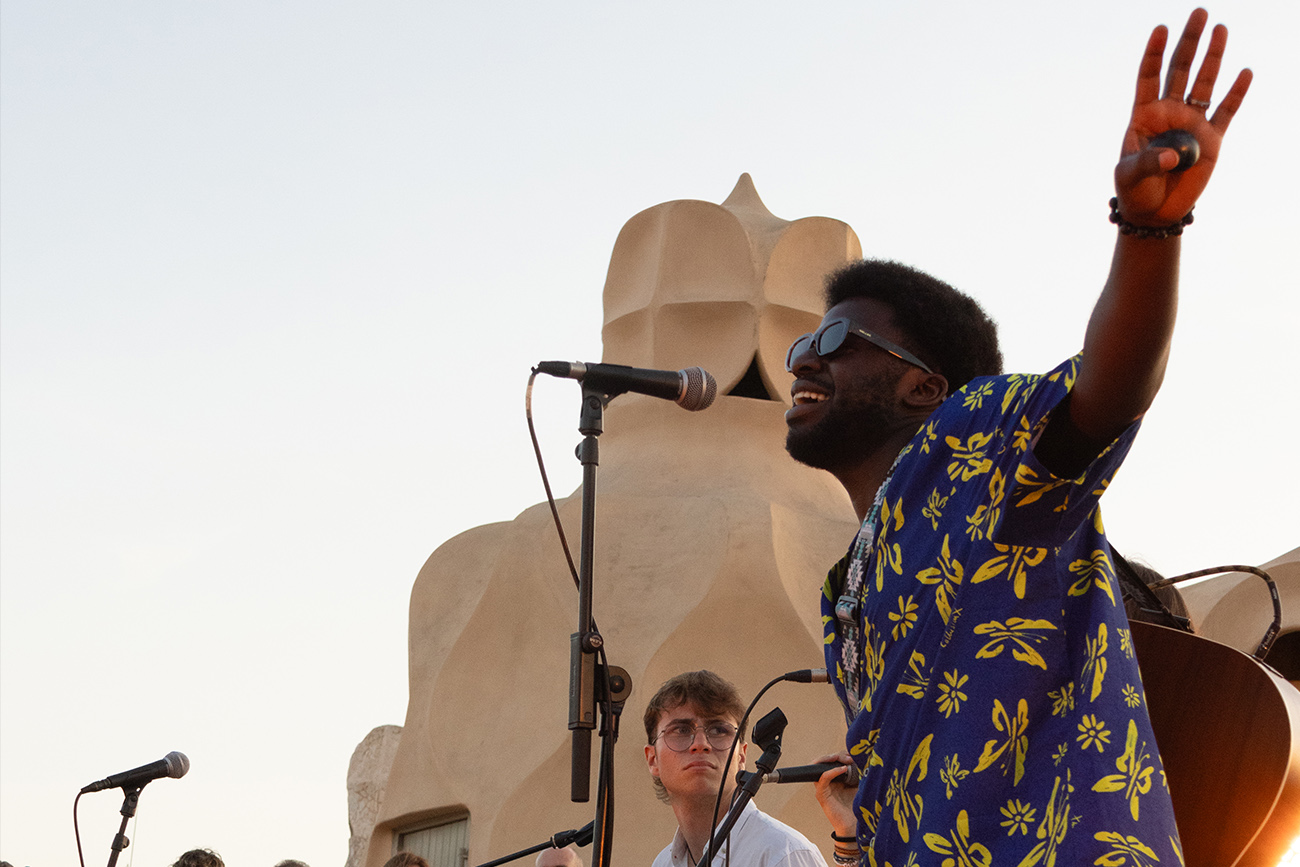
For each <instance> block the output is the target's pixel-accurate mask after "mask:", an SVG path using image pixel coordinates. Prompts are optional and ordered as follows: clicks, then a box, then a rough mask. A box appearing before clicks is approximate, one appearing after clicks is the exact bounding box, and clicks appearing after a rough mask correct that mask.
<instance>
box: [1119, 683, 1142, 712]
mask: <svg viewBox="0 0 1300 867" xmlns="http://www.w3.org/2000/svg"><path fill="white" fill-rule="evenodd" d="M1123 691H1124V704H1126V705H1128V706H1129V707H1137V706H1138V705H1140V704H1141V703H1142V696H1140V695H1138V691H1137V688H1136V687H1135V686H1133V684H1131V683H1126V684H1124V690H1123Z"/></svg>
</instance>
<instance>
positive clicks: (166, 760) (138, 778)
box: [81, 750, 190, 795]
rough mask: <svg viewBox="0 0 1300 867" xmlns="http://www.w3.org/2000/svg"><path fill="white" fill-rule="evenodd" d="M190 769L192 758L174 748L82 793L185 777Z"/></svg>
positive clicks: (92, 784) (91, 786) (134, 786)
mask: <svg viewBox="0 0 1300 867" xmlns="http://www.w3.org/2000/svg"><path fill="white" fill-rule="evenodd" d="M189 770H190V760H189V759H187V758H186V757H185V754H184V753H178V752H176V751H175V750H172V751H171V752H170V753H168V754H167V755H165V756H163V757H162V758H161V759H159V760H158V761H156V762H150V763H149V764H147V765H141V766H140V767H138V768H132V769H131V770H129V771H123V772H122V773H120V774H113V776H111V777H105V778H104V779H102V780H100V781H98V782H96V783H91V784H90V785H88V786H86V787H85V788H84V789H82V790H81V793H82V794H83V795H84V794H85V793H86V792H99V791H103V790H104V789H135V788H139V787H140V786H143V785H144V784H145V783H148V782H149V781H150V780H156V779H158V778H159V777H176V778H179V777H183V776H185V775H186V774H187V773H188V772H189Z"/></svg>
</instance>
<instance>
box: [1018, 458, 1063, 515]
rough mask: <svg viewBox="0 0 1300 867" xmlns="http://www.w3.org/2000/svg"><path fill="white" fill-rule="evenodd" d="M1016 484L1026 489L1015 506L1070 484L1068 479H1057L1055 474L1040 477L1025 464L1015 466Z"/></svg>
mask: <svg viewBox="0 0 1300 867" xmlns="http://www.w3.org/2000/svg"><path fill="white" fill-rule="evenodd" d="M1016 484H1017V485H1019V486H1020V487H1022V488H1024V489H1025V490H1026V493H1025V495H1024V496H1023V497H1021V498H1020V499H1019V500H1018V501H1017V502H1016V507H1017V508H1019V507H1021V506H1028V505H1031V504H1033V503H1036V502H1038V501H1039V500H1041V499H1042V498H1043V497H1044V496H1045V495H1047V494H1048V493H1050V492H1052V491H1054V490H1056V489H1057V488H1060V487H1064V486H1066V485H1068V484H1070V482H1069V480H1068V479H1058V478H1056V477H1055V476H1050V475H1049V476H1045V477H1043V478H1040V477H1039V475H1038V473H1036V472H1034V471H1033V470H1032V469H1030V468H1029V466H1028V465H1026V464H1021V465H1020V466H1018V467H1016Z"/></svg>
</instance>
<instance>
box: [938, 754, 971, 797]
mask: <svg viewBox="0 0 1300 867" xmlns="http://www.w3.org/2000/svg"><path fill="white" fill-rule="evenodd" d="M969 776H970V771H968V770H966V769H965V768H963V767H962V766H961V762H960V761H959V760H958V759H957V754H956V753H953V754H952V755H951V756H948V758H946V759H944V760H943V768H942V769H941V770H940V771H939V779H941V780H943V785H944V791H946V792H947V793H948V800H949V801H951V800H952V793H953V791H954V790H955V789H956V788H957V787H958V786H959V785H960V784H961V781H962V780H964V779H966V778H967V777H969Z"/></svg>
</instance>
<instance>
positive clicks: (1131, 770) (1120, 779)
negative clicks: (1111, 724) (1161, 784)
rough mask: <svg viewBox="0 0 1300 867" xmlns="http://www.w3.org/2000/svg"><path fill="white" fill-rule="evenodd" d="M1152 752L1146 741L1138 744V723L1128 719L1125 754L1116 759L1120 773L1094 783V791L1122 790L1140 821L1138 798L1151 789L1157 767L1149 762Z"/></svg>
mask: <svg viewBox="0 0 1300 867" xmlns="http://www.w3.org/2000/svg"><path fill="white" fill-rule="evenodd" d="M1150 760H1151V754H1150V753H1149V752H1147V745H1146V741H1143V742H1142V744H1141V746H1138V736H1137V723H1135V722H1134V721H1133V720H1129V721H1128V736H1127V737H1126V738H1125V740H1124V754H1123V755H1122V756H1120V757H1119V758H1118V759H1116V761H1115V768H1116V769H1117V770H1118V771H1119V773H1118V774H1109V775H1107V776H1105V777H1102V778H1101V779H1100V780H1098V781H1097V782H1096V783H1094V784H1093V787H1092V790H1093V791H1094V792H1120V791H1122V792H1123V793H1124V797H1126V798H1128V807H1129V812H1130V813H1131V814H1132V815H1133V821H1134V822H1136V821H1138V812H1139V807H1140V804H1139V802H1138V799H1139V797H1140V796H1142V795H1145V794H1146V793H1147V792H1149V791H1151V775H1152V774H1153V773H1155V768H1154V767H1152V766H1151V765H1149V764H1148V762H1149V761H1150Z"/></svg>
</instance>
